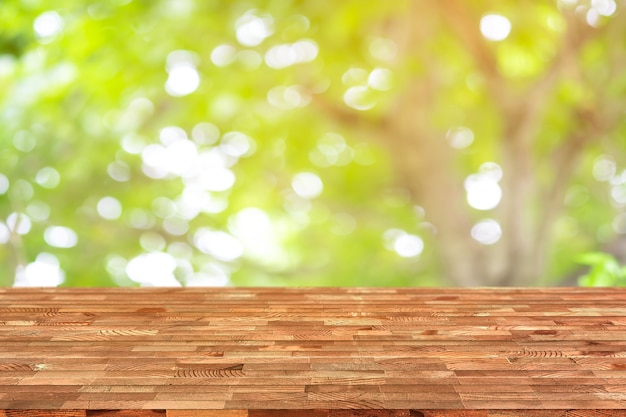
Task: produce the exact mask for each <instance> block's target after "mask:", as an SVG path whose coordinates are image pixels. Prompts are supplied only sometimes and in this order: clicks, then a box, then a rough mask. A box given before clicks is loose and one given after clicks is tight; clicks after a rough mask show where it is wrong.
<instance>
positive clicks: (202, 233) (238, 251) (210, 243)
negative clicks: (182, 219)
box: [193, 227, 244, 262]
mask: <svg viewBox="0 0 626 417" xmlns="http://www.w3.org/2000/svg"><path fill="white" fill-rule="evenodd" d="M193 243H194V245H195V246H196V248H198V249H199V250H200V251H201V252H204V253H206V254H209V255H211V256H213V257H214V258H215V259H218V260H220V261H226V262H232V261H234V260H236V259H238V258H240V257H241V256H242V255H243V250H244V248H243V245H242V244H241V242H240V241H239V240H238V239H237V238H235V237H233V236H232V235H230V234H228V233H226V232H222V231H215V230H211V229H209V228H206V227H202V228H200V229H198V230H197V231H196V233H195V234H194V236H193Z"/></svg>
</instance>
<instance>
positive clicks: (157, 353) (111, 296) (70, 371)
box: [0, 288, 626, 417]
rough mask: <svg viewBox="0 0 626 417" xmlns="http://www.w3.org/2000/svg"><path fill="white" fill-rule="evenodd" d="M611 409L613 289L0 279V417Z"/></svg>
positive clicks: (625, 390)
mask: <svg viewBox="0 0 626 417" xmlns="http://www.w3.org/2000/svg"><path fill="white" fill-rule="evenodd" d="M622 409H626V289H615V288H531V289H521V288H514V289H495V288H481V289H458V288H445V289H444V288H107V289H103V288H91V289H85V288H72V289H70V288H36V289H34V288H2V289H0V416H18V415H25V416H26V415H31V416H57V415H58V416H90V415H101V416H105V415H111V416H113V415H119V416H122V415H127V416H172V417H173V416H178V417H186V416H198V417H202V416H207V417H208V416H214V417H219V416H222V417H246V416H247V417H255V416H256V417H266V416H267V417H269V416H283V417H290V416H294V417H295V416H298V417H305V416H313V417H327V416H328V417H330V416H335V417H347V416H389V417H400V416H405V417H408V416H426V417H435V416H445V415H451V416H459V417H460V416H472V417H481V416H491V415H494V416H495V415H498V416H509V415H510V416H513V415H516V416H524V415H527V416H546V417H548V416H549V417H553V416H554V417H556V416H581V417H582V416H612V415H620V416H626V412H624V411H620V410H622ZM107 410H108V411H107ZM112 410H118V411H112ZM303 410H306V411H303Z"/></svg>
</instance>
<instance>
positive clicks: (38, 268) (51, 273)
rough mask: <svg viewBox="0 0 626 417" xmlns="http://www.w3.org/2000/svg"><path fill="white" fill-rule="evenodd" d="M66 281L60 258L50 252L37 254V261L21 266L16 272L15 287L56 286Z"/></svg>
mask: <svg viewBox="0 0 626 417" xmlns="http://www.w3.org/2000/svg"><path fill="white" fill-rule="evenodd" d="M63 281H65V273H64V272H63V270H62V269H61V267H60V264H59V259H58V258H57V257H56V256H54V255H52V254H49V253H45V252H42V253H40V254H39V255H37V259H36V260H35V262H31V263H29V264H27V265H26V266H25V267H19V268H18V270H17V273H16V274H15V283H14V284H13V286H14V287H56V286H58V285H60V284H62V283H63Z"/></svg>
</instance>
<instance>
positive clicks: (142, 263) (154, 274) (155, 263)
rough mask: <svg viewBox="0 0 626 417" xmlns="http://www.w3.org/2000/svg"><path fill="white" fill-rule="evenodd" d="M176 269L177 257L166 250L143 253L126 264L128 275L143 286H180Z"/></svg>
mask: <svg viewBox="0 0 626 417" xmlns="http://www.w3.org/2000/svg"><path fill="white" fill-rule="evenodd" d="M175 269H176V259H174V257H173V256H172V255H170V254H169V253H165V252H148V253H143V254H141V255H139V256H136V257H134V258H133V259H131V260H130V261H129V262H128V264H126V274H128V277H129V278H130V279H131V280H133V281H134V282H136V283H138V284H141V285H142V286H155V287H157V286H158V287H180V286H181V285H180V282H178V281H177V280H176V277H175V276H174V270H175Z"/></svg>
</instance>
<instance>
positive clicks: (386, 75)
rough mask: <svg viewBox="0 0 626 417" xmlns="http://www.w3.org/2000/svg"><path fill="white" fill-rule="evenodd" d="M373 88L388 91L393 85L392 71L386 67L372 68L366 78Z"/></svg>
mask: <svg viewBox="0 0 626 417" xmlns="http://www.w3.org/2000/svg"><path fill="white" fill-rule="evenodd" d="M367 85H369V86H370V87H372V88H373V89H374V90H379V91H388V90H391V88H392V87H393V72H391V70H389V69H387V68H374V69H373V70H372V72H371V73H370V75H369V77H368V79H367Z"/></svg>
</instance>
